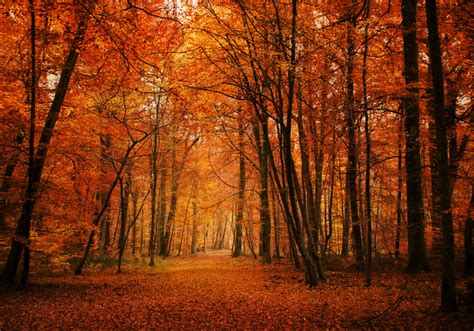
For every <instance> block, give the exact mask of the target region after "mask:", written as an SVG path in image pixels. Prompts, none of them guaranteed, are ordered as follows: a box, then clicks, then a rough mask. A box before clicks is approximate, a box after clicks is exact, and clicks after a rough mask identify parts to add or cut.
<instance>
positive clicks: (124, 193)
mask: <svg viewBox="0 0 474 331" xmlns="http://www.w3.org/2000/svg"><path fill="white" fill-rule="evenodd" d="M126 176H127V180H126V181H125V185H123V178H121V179H120V210H121V212H120V216H121V217H120V235H119V242H118V248H119V254H118V257H119V258H118V270H117V272H118V273H121V272H122V258H123V254H124V253H125V243H126V237H125V234H126V232H127V220H128V205H129V197H130V186H131V175H130V173H127V174H126Z"/></svg>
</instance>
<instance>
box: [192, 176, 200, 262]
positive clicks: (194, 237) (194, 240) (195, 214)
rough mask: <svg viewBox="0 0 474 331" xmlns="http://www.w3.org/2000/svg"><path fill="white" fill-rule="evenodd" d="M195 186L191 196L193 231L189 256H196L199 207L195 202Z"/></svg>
mask: <svg viewBox="0 0 474 331" xmlns="http://www.w3.org/2000/svg"><path fill="white" fill-rule="evenodd" d="M197 191H198V190H197V186H196V183H194V185H193V196H192V200H193V202H192V206H193V230H192V235H191V254H196V252H197V240H198V235H199V207H198V202H197V197H198V195H197Z"/></svg>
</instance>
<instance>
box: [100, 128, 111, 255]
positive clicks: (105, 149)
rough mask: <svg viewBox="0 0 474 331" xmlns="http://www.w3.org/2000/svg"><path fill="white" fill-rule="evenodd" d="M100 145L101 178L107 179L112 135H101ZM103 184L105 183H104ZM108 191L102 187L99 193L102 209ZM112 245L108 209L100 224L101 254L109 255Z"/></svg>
mask: <svg viewBox="0 0 474 331" xmlns="http://www.w3.org/2000/svg"><path fill="white" fill-rule="evenodd" d="M100 145H101V152H100V154H101V155H100V158H101V160H100V165H99V167H100V173H101V177H102V178H104V177H106V176H105V175H106V174H107V167H106V164H107V162H108V160H109V159H110V147H111V139H110V135H100ZM102 184H103V183H102ZM106 193H107V192H106V191H105V190H104V189H103V187H102V185H101V187H100V189H99V191H98V192H97V195H98V197H97V198H98V199H97V200H98V201H97V202H98V203H99V207H98V208H101V207H102V205H103V204H104V199H105V195H106ZM109 244H110V216H109V213H108V208H107V210H106V211H105V215H104V217H103V218H102V220H101V222H100V246H99V249H100V253H101V254H106V253H107V247H108V246H109Z"/></svg>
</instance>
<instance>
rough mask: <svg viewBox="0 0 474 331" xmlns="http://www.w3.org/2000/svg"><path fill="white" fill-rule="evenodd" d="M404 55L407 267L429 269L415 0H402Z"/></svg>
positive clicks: (416, 270)
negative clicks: (421, 155) (425, 224)
mask: <svg viewBox="0 0 474 331" xmlns="http://www.w3.org/2000/svg"><path fill="white" fill-rule="evenodd" d="M402 27H403V58H404V70H403V75H404V77H405V84H406V96H405V97H404V110H405V112H404V115H405V146H406V147H405V162H406V166H405V171H406V183H407V213H408V217H407V220H408V270H409V271H410V272H418V271H421V270H427V269H428V260H427V257H426V243H425V235H424V224H423V219H424V214H423V199H422V189H421V160H420V141H419V137H420V128H419V126H420V120H419V113H420V108H419V104H418V86H417V84H418V82H419V79H418V76H419V75H418V43H417V39H416V0H403V1H402Z"/></svg>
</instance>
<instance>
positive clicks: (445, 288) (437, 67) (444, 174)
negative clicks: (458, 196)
mask: <svg viewBox="0 0 474 331" xmlns="http://www.w3.org/2000/svg"><path fill="white" fill-rule="evenodd" d="M426 23H427V26H428V41H429V50H430V62H431V79H432V84H433V105H434V111H435V126H436V163H435V166H436V170H437V171H436V172H437V174H438V176H439V181H436V183H435V184H437V185H438V187H437V190H434V192H433V194H435V193H436V194H439V198H438V199H436V200H437V201H439V207H440V212H441V224H442V230H443V272H442V284H441V310H442V311H445V312H454V311H457V302H456V271H455V265H454V261H455V259H454V234H453V219H452V211H451V184H450V171H449V170H450V169H449V160H448V139H447V123H446V111H445V104H444V79H443V64H442V59H441V46H440V41H439V31H438V13H437V8H436V0H426Z"/></svg>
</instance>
